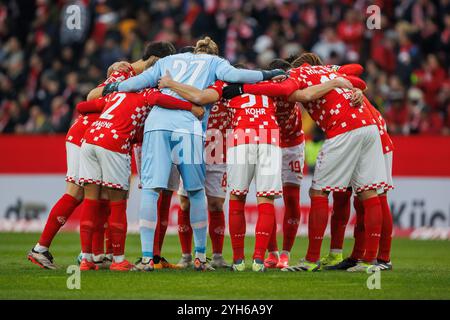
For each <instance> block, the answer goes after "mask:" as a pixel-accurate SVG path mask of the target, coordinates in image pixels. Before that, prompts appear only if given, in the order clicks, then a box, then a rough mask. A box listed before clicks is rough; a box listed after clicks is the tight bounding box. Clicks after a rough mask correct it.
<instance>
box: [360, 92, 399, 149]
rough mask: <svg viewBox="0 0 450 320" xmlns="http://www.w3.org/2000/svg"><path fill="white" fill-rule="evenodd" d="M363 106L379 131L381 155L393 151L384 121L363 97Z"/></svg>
mask: <svg viewBox="0 0 450 320" xmlns="http://www.w3.org/2000/svg"><path fill="white" fill-rule="evenodd" d="M364 106H366V107H367V108H368V109H369V112H370V113H371V114H372V116H373V118H374V120H375V121H376V124H377V126H378V130H379V131H380V138H381V145H382V146H383V153H389V152H391V151H393V150H394V143H393V142H392V139H391V137H390V136H389V134H388V132H387V127H386V121H385V120H384V118H383V116H382V115H381V113H380V112H379V111H378V110H377V109H376V108H375V107H374V106H373V105H372V104H371V103H370V101H369V99H367V98H366V97H364Z"/></svg>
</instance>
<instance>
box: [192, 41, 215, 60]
mask: <svg viewBox="0 0 450 320" xmlns="http://www.w3.org/2000/svg"><path fill="white" fill-rule="evenodd" d="M194 53H206V54H212V55H216V56H217V55H219V47H218V46H217V44H216V43H215V42H214V41H213V40H212V39H211V38H210V37H204V38H203V39H200V40H198V41H197V43H196V44H195V49H194Z"/></svg>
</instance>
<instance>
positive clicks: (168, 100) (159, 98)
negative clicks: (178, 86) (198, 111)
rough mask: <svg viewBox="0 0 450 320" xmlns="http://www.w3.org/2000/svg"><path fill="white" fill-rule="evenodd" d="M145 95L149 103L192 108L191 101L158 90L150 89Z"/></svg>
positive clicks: (186, 108) (172, 107) (173, 107)
mask: <svg viewBox="0 0 450 320" xmlns="http://www.w3.org/2000/svg"><path fill="white" fill-rule="evenodd" d="M145 97H146V101H147V103H148V104H149V105H158V106H160V107H163V108H166V109H177V110H185V111H191V110H192V103H190V102H188V101H184V100H180V99H177V98H175V97H172V96H169V95H167V94H164V93H161V92H160V91H158V90H150V91H149V92H148V93H147V94H146V95H145Z"/></svg>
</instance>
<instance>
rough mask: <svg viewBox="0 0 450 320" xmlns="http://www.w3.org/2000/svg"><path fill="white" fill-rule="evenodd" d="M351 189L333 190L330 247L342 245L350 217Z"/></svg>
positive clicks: (336, 247) (338, 247)
mask: <svg viewBox="0 0 450 320" xmlns="http://www.w3.org/2000/svg"><path fill="white" fill-rule="evenodd" d="M351 197H352V192H351V191H346V192H333V215H332V216H331V222H330V229H331V244H330V249H341V250H342V247H343V245H344V237H345V229H346V227H347V224H348V219H349V218H350V198H351Z"/></svg>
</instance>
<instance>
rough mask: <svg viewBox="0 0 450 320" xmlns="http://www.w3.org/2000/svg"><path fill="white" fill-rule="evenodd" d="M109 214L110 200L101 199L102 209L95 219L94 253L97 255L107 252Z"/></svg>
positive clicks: (93, 234)
mask: <svg viewBox="0 0 450 320" xmlns="http://www.w3.org/2000/svg"><path fill="white" fill-rule="evenodd" d="M109 214H110V208H109V200H100V211H99V212H98V214H97V216H96V218H95V219H94V224H95V227H94V232H93V233H92V253H93V254H94V255H96V256H98V255H100V254H103V253H104V252H105V226H106V224H107V223H108V217H109Z"/></svg>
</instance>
